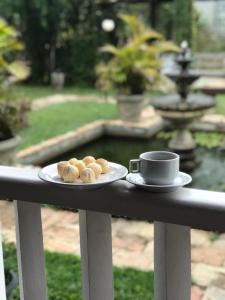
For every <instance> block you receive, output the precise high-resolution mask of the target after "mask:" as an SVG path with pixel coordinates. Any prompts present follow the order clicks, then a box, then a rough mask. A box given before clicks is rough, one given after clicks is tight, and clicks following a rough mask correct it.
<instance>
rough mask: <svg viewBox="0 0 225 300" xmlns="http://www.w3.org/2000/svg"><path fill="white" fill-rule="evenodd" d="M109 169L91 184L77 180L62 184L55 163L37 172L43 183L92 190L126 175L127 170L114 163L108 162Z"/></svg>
mask: <svg viewBox="0 0 225 300" xmlns="http://www.w3.org/2000/svg"><path fill="white" fill-rule="evenodd" d="M109 168H110V171H109V172H108V173H106V174H102V175H100V176H99V177H98V179H97V180H96V181H95V182H93V183H82V181H81V180H79V179H78V181H77V182H76V183H66V182H63V181H62V180H61V179H60V178H59V176H58V172H57V163H55V164H52V165H48V166H46V167H44V168H42V169H41V170H40V171H39V173H38V176H39V177H40V178H41V179H42V180H44V181H47V182H51V183H55V184H60V185H64V186H65V187H74V188H79V189H94V188H99V187H102V186H104V185H106V184H109V183H111V182H114V181H116V180H119V179H122V178H124V177H126V175H127V173H128V171H127V168H125V167H124V166H122V165H119V164H116V163H112V162H109Z"/></svg>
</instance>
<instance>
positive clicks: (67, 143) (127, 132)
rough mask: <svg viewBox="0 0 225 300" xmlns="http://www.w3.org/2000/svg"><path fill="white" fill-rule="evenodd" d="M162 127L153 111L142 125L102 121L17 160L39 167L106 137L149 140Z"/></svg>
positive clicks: (30, 150) (37, 147) (24, 152)
mask: <svg viewBox="0 0 225 300" xmlns="http://www.w3.org/2000/svg"><path fill="white" fill-rule="evenodd" d="M163 125H164V123H163V121H162V119H161V118H160V117H159V116H158V115H156V114H155V112H154V110H153V109H152V108H148V109H146V110H145V111H144V112H143V122H140V123H128V122H123V121H120V120H99V121H95V122H92V123H89V124H87V125H85V126H83V127H80V128H78V129H76V130H74V131H70V132H67V133H65V134H62V135H58V136H56V137H54V138H51V139H49V140H47V141H44V142H42V143H40V144H38V145H35V146H31V147H29V148H27V149H24V150H22V151H19V152H18V153H17V161H18V162H19V163H21V164H26V165H27V164H32V165H38V164H42V163H44V162H46V161H48V160H50V159H53V158H54V157H57V156H59V155H61V154H63V153H66V152H68V151H70V150H72V149H74V148H76V147H79V146H82V145H84V144H86V143H88V142H91V141H93V140H96V139H97V138H99V137H101V136H103V135H112V136H125V137H137V138H138V137H139V138H147V137H151V136H153V135H154V134H155V133H157V132H158V131H159V130H161V129H162V128H163Z"/></svg>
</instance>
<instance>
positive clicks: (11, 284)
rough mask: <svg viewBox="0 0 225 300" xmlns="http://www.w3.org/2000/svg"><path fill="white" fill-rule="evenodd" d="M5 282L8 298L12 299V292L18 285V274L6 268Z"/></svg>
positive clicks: (8, 299)
mask: <svg viewBox="0 0 225 300" xmlns="http://www.w3.org/2000/svg"><path fill="white" fill-rule="evenodd" d="M5 283H6V296H7V300H11V295H12V292H13V291H14V289H15V288H16V287H17V283H18V280H17V276H16V274H15V273H14V272H12V271H9V270H5Z"/></svg>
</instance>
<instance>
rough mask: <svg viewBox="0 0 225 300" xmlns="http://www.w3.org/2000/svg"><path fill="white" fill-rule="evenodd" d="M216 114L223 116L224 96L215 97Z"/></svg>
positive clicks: (224, 109)
mask: <svg viewBox="0 0 225 300" xmlns="http://www.w3.org/2000/svg"><path fill="white" fill-rule="evenodd" d="M216 113H217V114H221V115H225V95H218V96H217V97H216Z"/></svg>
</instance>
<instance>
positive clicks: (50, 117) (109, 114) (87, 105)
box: [20, 102, 117, 149]
mask: <svg viewBox="0 0 225 300" xmlns="http://www.w3.org/2000/svg"><path fill="white" fill-rule="evenodd" d="M116 115H117V114H116V106H115V105H114V104H108V103H94V102H83V103H82V102H67V103H62V104H57V105H51V106H49V107H46V108H43V109H40V110H38V111H34V112H30V113H29V126H28V127H27V128H25V129H23V130H22V131H21V132H20V135H21V136H22V144H21V146H20V149H24V148H26V147H28V146H31V145H35V144H38V143H40V142H42V141H44V140H47V139H49V138H52V137H54V136H56V135H59V134H62V133H65V132H67V131H71V130H75V129H76V128H78V127H81V126H83V125H85V124H87V123H90V122H93V121H95V120H98V119H115V118H116Z"/></svg>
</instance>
